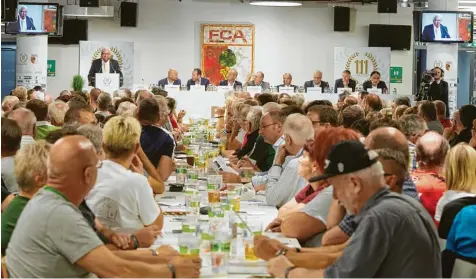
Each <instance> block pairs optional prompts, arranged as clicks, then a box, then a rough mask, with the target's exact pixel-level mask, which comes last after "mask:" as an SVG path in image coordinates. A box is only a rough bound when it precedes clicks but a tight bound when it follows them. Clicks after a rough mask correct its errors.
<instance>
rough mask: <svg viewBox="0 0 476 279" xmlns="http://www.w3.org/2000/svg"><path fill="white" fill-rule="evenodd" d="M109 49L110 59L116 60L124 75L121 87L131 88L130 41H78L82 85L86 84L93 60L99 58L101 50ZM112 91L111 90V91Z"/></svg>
mask: <svg viewBox="0 0 476 279" xmlns="http://www.w3.org/2000/svg"><path fill="white" fill-rule="evenodd" d="M105 47H108V48H110V49H111V52H112V56H111V59H114V60H117V62H118V63H119V67H120V68H121V71H122V75H123V77H124V79H123V81H124V84H123V87H124V88H132V86H133V84H134V43H132V42H100V41H80V42H79V74H80V75H81V76H82V77H83V79H84V86H85V87H87V86H88V73H89V69H90V68H91V63H92V62H93V60H96V59H99V58H101V50H102V49H103V48H105ZM111 93H112V92H111Z"/></svg>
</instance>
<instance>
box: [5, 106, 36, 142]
mask: <svg viewBox="0 0 476 279" xmlns="http://www.w3.org/2000/svg"><path fill="white" fill-rule="evenodd" d="M8 119H12V120H15V121H16V122H17V123H18V125H19V126H20V128H21V133H22V136H21V143H20V148H23V147H24V146H26V145H28V144H32V143H35V139H34V137H35V125H36V117H35V114H34V113H33V112H32V111H31V110H29V109H26V108H19V109H16V110H14V111H12V112H11V113H10V114H9V115H8Z"/></svg>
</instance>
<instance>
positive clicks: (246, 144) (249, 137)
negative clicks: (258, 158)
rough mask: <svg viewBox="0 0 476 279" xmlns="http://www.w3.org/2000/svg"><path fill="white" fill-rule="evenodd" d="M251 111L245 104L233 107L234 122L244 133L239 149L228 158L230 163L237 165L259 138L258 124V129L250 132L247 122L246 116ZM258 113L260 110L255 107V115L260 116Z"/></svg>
mask: <svg viewBox="0 0 476 279" xmlns="http://www.w3.org/2000/svg"><path fill="white" fill-rule="evenodd" d="M239 104H241V103H239ZM251 110H252V107H251V106H248V105H245V104H243V105H242V106H236V107H235V113H234V117H235V119H236V122H238V124H239V125H240V128H241V129H242V130H243V131H244V132H245V135H244V139H243V142H242V143H241V146H240V148H237V149H236V150H235V152H234V153H233V155H231V156H229V159H230V161H232V162H234V163H237V162H238V160H239V159H241V158H242V157H243V156H245V155H246V154H248V153H249V152H250V151H251V150H252V149H253V147H254V145H255V142H256V139H257V138H258V136H259V122H258V127H256V129H251V130H250V128H251V127H250V125H249V123H248V121H247V116H248V114H249V112H250V111H251ZM258 111H259V112H258ZM260 112H261V108H260V107H257V111H256V113H259V114H260V115H261V113H260ZM260 119H261V117H260ZM258 121H259V120H258Z"/></svg>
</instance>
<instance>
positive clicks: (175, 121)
mask: <svg viewBox="0 0 476 279" xmlns="http://www.w3.org/2000/svg"><path fill="white" fill-rule="evenodd" d="M166 100H167V106H168V108H169V112H170V113H169V115H168V116H169V121H170V124H171V125H172V128H173V129H174V130H176V131H178V132H182V130H183V129H182V120H183V117H184V116H185V111H184V110H181V111H180V112H179V113H178V114H177V111H176V109H177V102H176V101H175V99H174V98H171V97H167V98H166Z"/></svg>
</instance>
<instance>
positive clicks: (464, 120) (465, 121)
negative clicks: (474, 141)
mask: <svg viewBox="0 0 476 279" xmlns="http://www.w3.org/2000/svg"><path fill="white" fill-rule="evenodd" d="M459 119H460V121H461V124H462V126H463V127H464V128H463V129H462V130H461V132H460V133H459V134H458V135H457V136H456V137H455V138H454V139H453V140H451V141H450V145H451V147H453V146H455V145H457V144H458V143H460V142H466V143H469V141H470V140H471V128H472V126H473V120H475V119H476V107H475V106H473V105H464V106H462V107H461V108H460V109H459Z"/></svg>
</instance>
